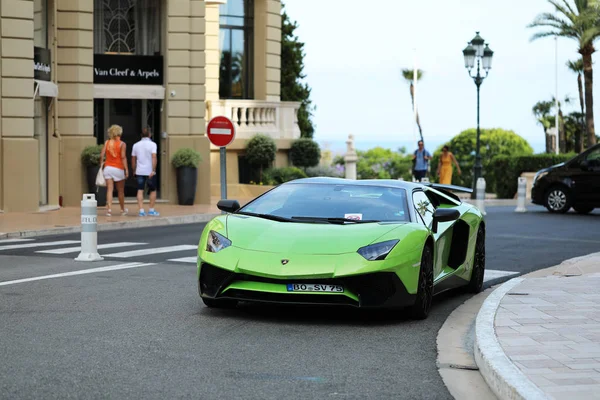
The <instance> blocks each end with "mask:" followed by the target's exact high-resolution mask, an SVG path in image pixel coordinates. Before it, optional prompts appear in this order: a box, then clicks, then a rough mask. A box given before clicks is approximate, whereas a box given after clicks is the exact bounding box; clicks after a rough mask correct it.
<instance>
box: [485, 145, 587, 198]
mask: <svg viewBox="0 0 600 400" xmlns="http://www.w3.org/2000/svg"><path fill="white" fill-rule="evenodd" d="M576 155H577V154H575V153H569V154H534V155H528V156H496V157H494V158H493V159H492V161H491V162H490V164H489V167H488V168H489V169H488V171H487V174H486V177H487V179H486V187H490V182H491V183H492V187H494V188H495V192H496V195H497V196H498V198H500V199H512V198H514V196H515V194H516V193H517V186H518V179H519V176H521V174H522V173H523V172H537V171H539V170H540V169H543V168H547V167H551V166H553V165H556V164H560V163H561V162H565V161H568V160H570V159H571V158H573V157H575V156H576Z"/></svg>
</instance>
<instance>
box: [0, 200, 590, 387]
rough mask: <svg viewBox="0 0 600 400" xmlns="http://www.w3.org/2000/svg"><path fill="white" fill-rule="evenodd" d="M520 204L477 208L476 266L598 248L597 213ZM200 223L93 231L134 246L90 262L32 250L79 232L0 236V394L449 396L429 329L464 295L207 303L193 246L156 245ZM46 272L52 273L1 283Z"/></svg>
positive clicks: (527, 262) (513, 264) (188, 236)
mask: <svg viewBox="0 0 600 400" xmlns="http://www.w3.org/2000/svg"><path fill="white" fill-rule="evenodd" d="M529 209H530V212H528V213H526V214H516V213H514V212H513V211H514V207H494V208H491V207H488V209H487V212H488V215H487V218H486V219H487V224H488V235H487V255H488V257H487V268H488V269H493V270H502V271H515V272H518V273H526V272H530V271H532V270H536V269H540V268H545V267H549V266H552V265H556V264H558V263H560V262H561V261H563V260H564V259H567V258H571V257H576V256H579V255H584V254H589V253H592V252H598V251H600V213H599V212H595V213H594V214H592V215H587V216H580V215H575V214H567V215H551V214H548V213H547V212H545V211H544V210H543V209H539V208H534V207H529ZM201 229H202V225H184V226H169V227H160V228H154V229H138V230H131V231H127V230H122V231H112V232H101V233H100V234H99V243H101V244H109V243H115V242H131V243H136V244H132V245H131V246H130V247H126V248H107V249H104V250H101V254H103V255H105V254H119V253H121V254H122V253H123V252H127V251H137V250H138V249H142V250H145V252H138V253H129V254H128V255H127V257H123V256H122V255H121V256H119V257H107V258H106V259H105V261H102V262H98V263H93V264H89V263H77V262H75V261H73V258H74V257H75V256H77V251H75V252H73V251H72V249H71V250H69V251H70V252H69V253H65V252H64V251H63V253H62V254H60V253H59V254H49V253H38V252H37V251H47V250H56V249H61V248H62V249H64V248H72V247H75V248H76V247H77V246H78V244H77V243H64V242H63V241H69V240H73V241H77V240H79V236H78V235H67V236H61V237H44V238H37V239H36V240H32V241H27V242H13V243H0V318H1V321H2V323H0V360H2V362H1V363H0V393H2V395H1V396H0V397H3V398H10V399H18V398H41V397H43V398H67V397H75V398H100V397H101V398H125V397H127V398H144V399H152V398H160V399H164V398H180V397H181V398H202V399H212V398H238V397H239V398H251V399H254V398H256V399H271V398H273V399H275V398H277V399H281V398H332V399H336V398H341V399H349V398H352V399H358V398H368V399H370V398H373V399H385V398H427V399H430V398H431V399H450V398H451V396H450V394H449V393H448V391H447V390H446V388H445V386H444V384H443V382H442V380H441V378H440V376H439V374H438V372H437V368H436V336H437V332H438V330H439V329H440V327H441V325H442V324H443V322H444V321H445V319H446V318H447V316H448V315H449V314H450V313H451V312H452V310H454V309H455V308H456V307H457V306H458V305H460V304H461V303H462V302H464V301H465V300H466V299H467V298H468V296H467V295H461V294H456V293H449V294H446V295H444V296H443V297H441V298H439V299H437V300H436V302H435V303H434V308H433V310H432V313H431V315H430V317H429V318H428V319H427V320H425V321H411V320H408V319H405V318H404V317H403V316H393V317H392V316H390V315H388V314H382V313H373V314H371V313H359V312H355V311H353V310H349V311H341V310H339V309H337V308H336V309H333V310H332V309H317V308H302V307H271V306H268V307H267V306H248V305H245V306H242V307H240V308H239V309H237V310H211V309H208V308H205V307H204V306H203V304H202V302H201V301H200V299H199V298H198V293H197V285H196V281H195V274H196V271H195V265H194V264H192V263H189V262H180V261H168V260H183V259H187V258H188V257H193V256H194V254H195V251H194V250H189V249H183V250H177V251H174V252H166V253H156V249H162V248H167V247H170V246H182V245H186V244H188V245H190V246H192V245H194V244H196V243H197V241H198V236H199V234H200V232H201ZM57 241H59V242H63V244H59V245H46V246H40V244H42V243H46V244H47V243H50V242H57ZM141 243H143V244H141ZM23 244H28V245H30V247H27V248H6V246H10V245H23ZM171 249H173V248H171ZM152 251H154V252H155V253H153V254H149V253H148V252H152ZM132 263H138V264H132ZM123 264H129V267H130V268H125V269H119V270H110V269H104V270H102V269H101V268H102V267H106V266H115V265H117V266H120V265H123ZM97 268H100V270H96V272H93V273H88V274H80V275H64V274H65V273H69V272H77V271H81V270H86V269H97ZM118 268H121V267H118ZM88 272H90V271H89V270H88ZM50 274H63V275H58V276H55V277H54V278H52V279H43V280H34V281H25V282H17V283H14V284H4V285H2V282H6V281H14V280H17V279H25V278H34V277H39V276H47V275H50ZM508 278H509V277H505V278H501V279H508ZM501 279H500V280H501ZM500 280H494V281H488V283H487V285H489V284H491V283H496V282H498V281H500Z"/></svg>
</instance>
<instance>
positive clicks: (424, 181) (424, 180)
mask: <svg viewBox="0 0 600 400" xmlns="http://www.w3.org/2000/svg"><path fill="white" fill-rule="evenodd" d="M421 183H429V178H427V177H425V178H421Z"/></svg>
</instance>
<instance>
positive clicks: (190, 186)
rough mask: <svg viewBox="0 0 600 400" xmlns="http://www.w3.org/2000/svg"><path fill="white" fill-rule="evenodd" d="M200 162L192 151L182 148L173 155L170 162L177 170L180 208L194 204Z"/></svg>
mask: <svg viewBox="0 0 600 400" xmlns="http://www.w3.org/2000/svg"><path fill="white" fill-rule="evenodd" d="M200 161H202V157H201V156H200V153H198V152H197V151H196V150H194V149H190V148H183V149H179V150H177V151H176V152H175V154H173V158H172V159H171V162H172V163H173V167H175V169H176V170H177V197H178V200H179V205H181V206H191V205H193V204H194V198H195V197H196V186H197V184H198V163H200Z"/></svg>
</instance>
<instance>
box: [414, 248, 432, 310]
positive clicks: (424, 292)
mask: <svg viewBox="0 0 600 400" xmlns="http://www.w3.org/2000/svg"><path fill="white" fill-rule="evenodd" d="M432 302H433V254H432V250H431V247H430V246H425V248H424V249H423V255H422V256H421V268H420V269H419V286H418V289H417V299H416V300H415V304H414V305H413V306H412V309H411V314H412V317H413V318H414V319H425V318H427V316H428V315H429V310H430V309H431V303H432Z"/></svg>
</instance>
